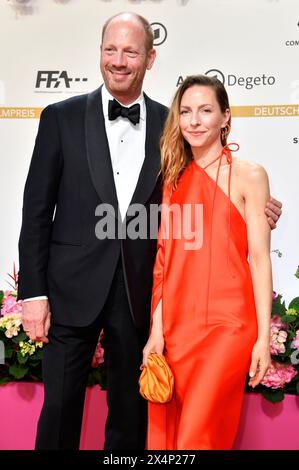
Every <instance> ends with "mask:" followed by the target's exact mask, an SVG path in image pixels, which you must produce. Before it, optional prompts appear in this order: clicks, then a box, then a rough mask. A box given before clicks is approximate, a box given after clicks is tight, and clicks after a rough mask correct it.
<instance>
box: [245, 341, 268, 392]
mask: <svg viewBox="0 0 299 470" xmlns="http://www.w3.org/2000/svg"><path fill="white" fill-rule="evenodd" d="M270 364H271V355H270V340H269V338H266V339H258V340H257V342H256V343H255V345H254V346H253V350H252V354H251V364H250V368H249V376H250V380H249V382H248V385H250V386H251V387H253V388H254V387H256V386H257V385H258V384H259V383H260V382H261V380H263V377H264V375H265V373H266V372H267V370H268V368H269V366H270Z"/></svg>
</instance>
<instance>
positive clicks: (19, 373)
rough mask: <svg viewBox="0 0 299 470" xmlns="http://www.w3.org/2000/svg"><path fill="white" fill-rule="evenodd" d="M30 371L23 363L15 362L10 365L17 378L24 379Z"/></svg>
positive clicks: (10, 370)
mask: <svg viewBox="0 0 299 470" xmlns="http://www.w3.org/2000/svg"><path fill="white" fill-rule="evenodd" d="M27 372H28V367H25V366H24V365H22V364H14V365H12V366H10V368H9V373H10V374H11V375H13V377H15V378H16V379H22V378H23V377H24V376H25V375H26V374H27Z"/></svg>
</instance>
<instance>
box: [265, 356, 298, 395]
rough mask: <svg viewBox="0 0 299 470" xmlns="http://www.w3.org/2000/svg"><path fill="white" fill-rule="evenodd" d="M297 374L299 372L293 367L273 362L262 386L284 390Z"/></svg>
mask: <svg viewBox="0 0 299 470" xmlns="http://www.w3.org/2000/svg"><path fill="white" fill-rule="evenodd" d="M296 374H297V371H296V370H295V369H294V367H293V366H291V365H285V364H279V363H278V362H275V361H271V366H270V367H269V369H268V370H267V372H266V374H265V376H264V378H263V380H262V381H261V384H262V385H265V386H266V387H269V388H273V389H277V388H283V387H284V385H285V384H286V383H289V382H291V380H292V379H293V378H294V377H295V375H296Z"/></svg>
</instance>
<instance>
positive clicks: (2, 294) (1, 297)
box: [0, 290, 4, 308]
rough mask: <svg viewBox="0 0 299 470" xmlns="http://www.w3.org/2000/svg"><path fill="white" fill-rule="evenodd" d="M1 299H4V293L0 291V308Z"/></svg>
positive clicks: (0, 304) (0, 305)
mask: <svg viewBox="0 0 299 470" xmlns="http://www.w3.org/2000/svg"><path fill="white" fill-rule="evenodd" d="M3 297H4V292H3V290H0V308H1V307H2V302H3Z"/></svg>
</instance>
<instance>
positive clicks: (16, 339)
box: [11, 331, 27, 343]
mask: <svg viewBox="0 0 299 470" xmlns="http://www.w3.org/2000/svg"><path fill="white" fill-rule="evenodd" d="M26 338H27V335H26V333H24V331H20V333H19V334H18V336H13V337H12V338H11V340H12V341H13V343H19V342H20V341H25V340H26Z"/></svg>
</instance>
